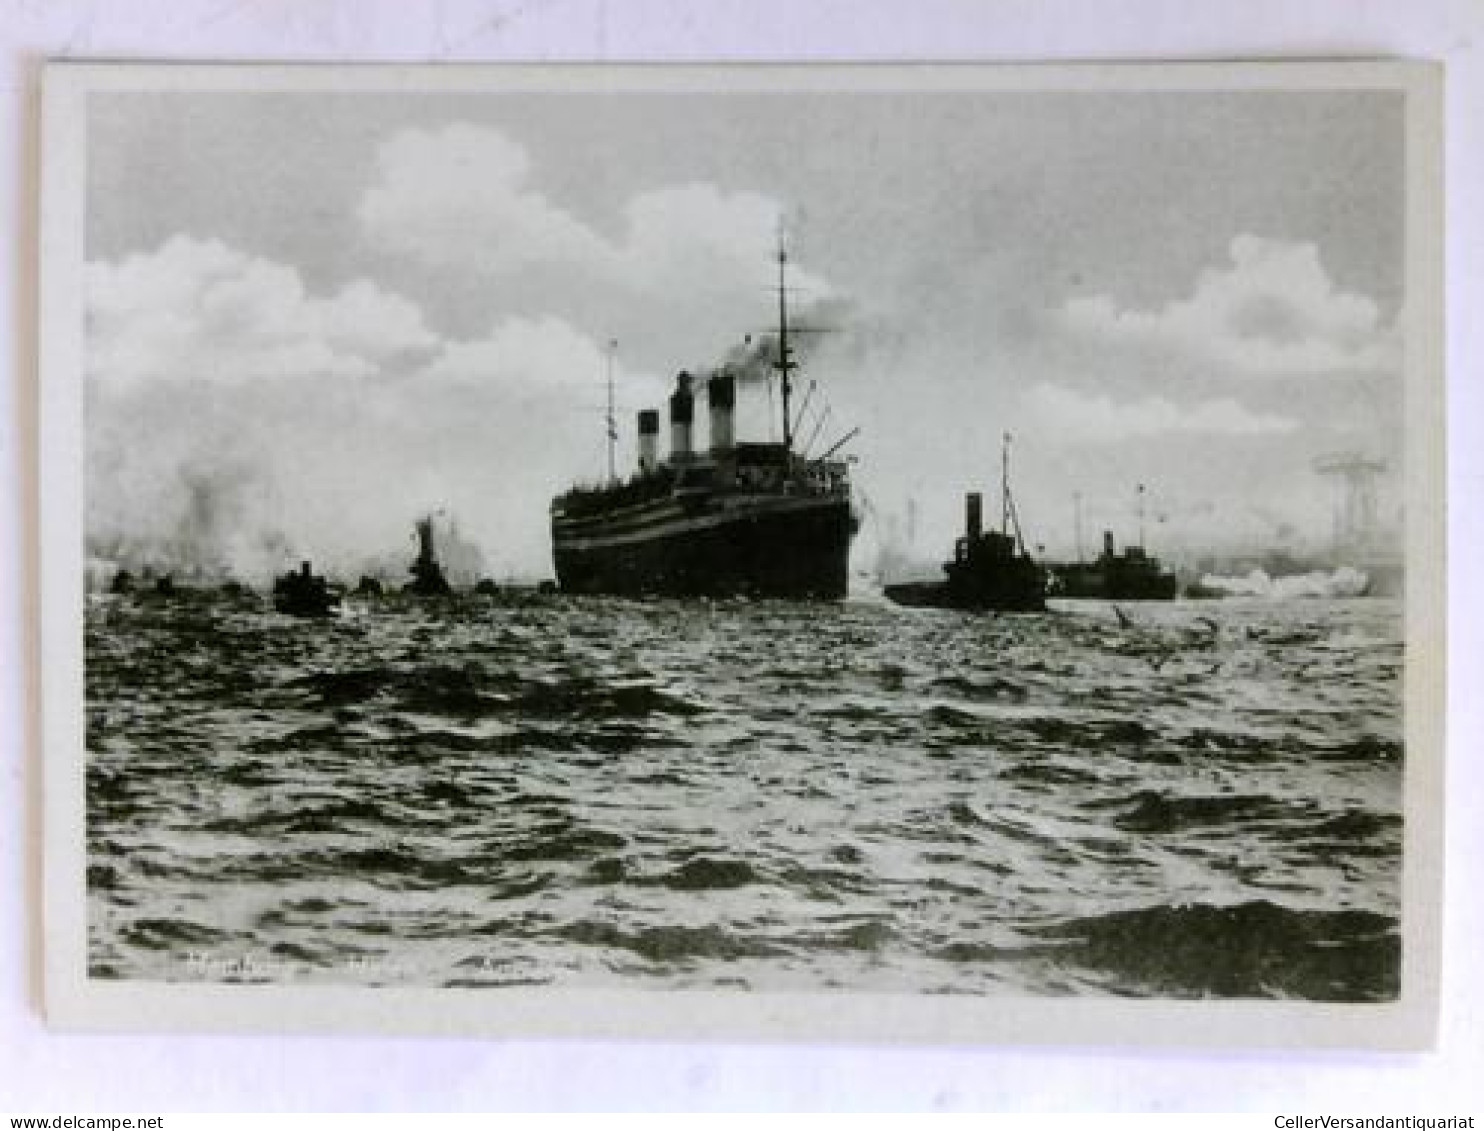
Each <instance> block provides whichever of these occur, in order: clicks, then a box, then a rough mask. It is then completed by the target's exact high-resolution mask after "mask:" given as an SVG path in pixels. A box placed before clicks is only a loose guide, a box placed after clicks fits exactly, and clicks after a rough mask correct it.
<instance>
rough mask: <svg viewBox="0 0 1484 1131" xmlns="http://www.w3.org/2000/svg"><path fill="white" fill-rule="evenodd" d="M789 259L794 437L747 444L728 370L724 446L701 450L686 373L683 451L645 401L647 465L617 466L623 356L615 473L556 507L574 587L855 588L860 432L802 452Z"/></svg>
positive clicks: (761, 592) (788, 357) (782, 350)
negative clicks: (854, 475)
mask: <svg viewBox="0 0 1484 1131" xmlns="http://www.w3.org/2000/svg"><path fill="white" fill-rule="evenodd" d="M786 266H787V253H786V251H785V250H784V248H783V246H782V243H781V242H780V245H779V249H778V329H777V341H776V344H775V345H776V356H775V358H774V360H773V361H772V368H773V369H774V370H776V371H777V373H778V376H779V383H780V388H781V392H782V398H781V399H782V409H783V419H782V437H783V439H782V442H781V443H779V442H770V443H739V442H737V440H736V438H735V435H734V431H735V413H736V397H737V380H736V375H735V374H734V373H733V372H731V371H730V370H727V369H725V368H723V369H721V370H718V371H717V372H714V373H712V374H711V375H710V376H709V377H708V378H707V380H706V396H707V401H708V406H709V409H710V414H711V420H710V424H711V433H710V438H711V446H710V449H709V451H705V452H700V451H696V450H695V447H694V443H693V432H692V425H693V422H694V416H695V386H696V379H695V378H694V377H693V376H692V375H691V374H690V373H686V372H682V373H680V374H679V376H678V377H677V378H676V382H675V391H674V393H673V395H672V396H671V397H670V405H669V408H670V452H669V458H668V459H666V460H663V461H661V460H660V458H659V454H658V450H657V449H658V438H659V412H658V411H657V410H654V409H645V410H643V411H641V412H640V413H639V416H638V439H639V466H638V468H637V470H636V472H635V474H634V475H632V476H630V477H629V478H627V479H622V480H621V479H620V478H619V477H618V476H617V474H616V473H615V470H614V467H613V455H612V453H613V448H612V444H613V442H614V439H615V437H616V431H615V428H614V425H613V415H612V373H611V366H610V374H609V390H610V396H609V417H608V422H609V432H608V436H609V480H608V482H607V483H605V484H602V485H598V486H591V487H582V486H578V487H573V488H572V489H570V490H568V491H566V492H565V493H563V494H561V495H558V496H557V497H556V498H555V499H554V500H552V503H551V537H552V558H553V564H554V565H555V567H556V575H557V583H558V585H559V586H560V588H561V590H562V591H563V592H566V593H608V594H618V595H625V596H642V595H656V596H673V597H727V596H747V597H761V598H785V599H796V600H839V599H841V598H843V597H844V596H845V595H846V590H847V588H848V583H849V580H848V579H849V558H850V544H851V541H852V539H853V537H854V535H855V531H856V528H857V525H858V520H857V518H856V515H855V513H854V509H853V507H852V503H851V487H850V476H849V468H848V464H847V463H846V461H845V460H843V459H836V458H834V457H835V455H836V453H837V452H838V451H839V450H840V449H841V448H842V447H843V446H844V445H845V444H846V443H847V442H848V441H849V440H850V439H852V438H853V437H854V436H855V435H856V432H857V431H858V430H852V431H851V432H850V433H848V434H847V435H846V436H844V437H843V438H842V439H841V440H839V441H838V442H837V443H835V444H834V445H833V446H831V447H830V448H828V449H827V450H826V451H825V452H824V453H823V454H822V455H819V456H812V457H811V456H810V455H809V454H808V449H809V447H810V444H809V443H807V442H806V443H805V444H803V445H802V450H801V445H799V444H797V443H796V436H795V434H794V429H795V428H796V426H797V423H798V421H797V420H795V419H794V418H793V416H792V415H791V413H792V402H791V397H792V390H793V374H794V371H795V370H796V369H797V368H798V364H797V363H796V362H795V361H794V359H793V355H792V349H791V346H790V344H789V332H790V327H789V322H788V302H787V291H786V288H785V283H784V276H785V270H786ZM800 416H801V417H802V413H801V414H800ZM821 419H822V418H821ZM815 432H816V433H817V432H818V428H817V427H816V429H815ZM813 438H814V437H812V436H811V437H810V439H811V440H812V439H813Z"/></svg>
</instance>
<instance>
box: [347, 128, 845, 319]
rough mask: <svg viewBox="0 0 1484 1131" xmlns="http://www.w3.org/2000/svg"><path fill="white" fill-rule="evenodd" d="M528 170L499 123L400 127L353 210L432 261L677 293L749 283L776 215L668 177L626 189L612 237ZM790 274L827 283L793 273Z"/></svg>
mask: <svg viewBox="0 0 1484 1131" xmlns="http://www.w3.org/2000/svg"><path fill="white" fill-rule="evenodd" d="M531 174H532V166H531V160H530V157H529V155H528V154H527V153H526V151H525V150H524V148H522V147H521V146H520V145H519V144H518V143H516V142H514V141H512V140H511V139H510V138H508V137H506V136H505V135H504V134H502V133H500V132H499V131H497V130H494V129H490V128H488V127H483V126H473V125H469V124H454V125H448V126H444V127H441V128H438V129H428V130H422V129H407V130H402V131H400V132H398V133H397V134H395V135H394V136H392V137H391V138H390V139H388V140H387V141H386V142H385V143H383V145H382V146H381V148H380V151H379V152H378V155H377V181H376V183H375V184H374V185H372V186H371V187H370V188H369V189H368V190H367V191H366V192H365V193H364V194H363V195H362V197H361V199H360V202H359V204H358V207H357V218H358V220H359V222H360V225H361V231H362V233H363V235H364V236H365V237H366V239H367V240H368V241H369V242H370V243H371V244H372V245H373V246H375V247H378V248H381V249H385V250H388V251H391V252H395V253H397V254H399V255H403V256H407V257H409V258H412V259H414V260H416V261H419V262H422V263H424V264H427V265H429V266H433V267H439V268H447V267H456V268H460V269H463V270H467V271H470V272H474V273H477V274H479V275H482V276H486V277H495V278H516V277H519V276H520V275H521V273H522V272H524V271H526V270H528V269H530V268H531V267H533V266H542V265H546V266H554V267H558V268H561V269H566V270H572V269H576V270H579V271H582V272H583V273H584V280H585V281H586V282H589V283H593V282H599V283H606V284H609V285H613V286H619V287H624V288H629V289H639V290H644V291H647V292H648V291H653V292H659V291H663V292H666V293H669V294H671V295H676V294H687V293H689V292H692V291H694V290H697V289H699V290H702V291H709V292H716V291H721V290H732V289H738V288H741V289H744V290H745V291H747V292H749V293H751V292H756V290H757V285H758V282H759V279H760V274H761V271H762V270H765V267H764V265H765V264H766V263H767V262H768V259H769V257H770V255H771V253H772V250H773V247H774V244H775V242H776V239H777V231H778V223H779V219H780V217H781V216H782V215H783V207H782V205H781V204H779V203H778V202H777V201H775V200H773V199H771V198H769V197H767V196H764V195H762V194H760V193H755V192H748V191H735V192H728V191H723V190H721V189H719V188H717V187H715V186H713V185H708V184H685V185H671V186H664V187H661V188H657V189H655V190H653V191H649V192H643V193H639V194H637V195H636V196H634V197H633V198H631V199H630V200H629V201H628V202H627V204H626V205H625V206H624V208H623V210H622V217H623V223H622V228H621V230H620V231H619V232H618V234H617V235H616V236H614V237H610V236H608V235H606V234H604V233H603V232H600V231H599V230H597V229H596V228H594V227H593V226H592V225H590V224H588V223H585V222H584V221H583V220H581V219H580V218H579V217H577V216H576V215H574V214H573V213H572V212H570V211H569V210H567V209H564V208H563V207H561V206H560V205H559V204H557V203H556V202H554V201H553V200H551V199H549V198H548V197H547V196H546V195H545V194H544V193H542V192H541V191H539V189H537V188H536V187H535V186H533V185H532V183H531V180H532V178H531ZM791 282H792V284H793V285H794V286H797V287H799V288H800V289H801V290H807V291H809V292H811V293H812V294H814V295H818V296H823V295H825V294H826V293H828V291H829V287H828V285H827V284H826V283H825V281H824V280H823V279H821V278H818V277H816V276H813V275H808V274H806V273H804V272H801V271H797V270H796V271H795V272H794V273H793V275H792V278H791Z"/></svg>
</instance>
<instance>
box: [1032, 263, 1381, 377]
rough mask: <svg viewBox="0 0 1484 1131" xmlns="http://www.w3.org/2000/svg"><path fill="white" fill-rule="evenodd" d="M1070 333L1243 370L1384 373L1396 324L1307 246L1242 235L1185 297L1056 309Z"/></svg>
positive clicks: (1097, 300)
mask: <svg viewBox="0 0 1484 1131" xmlns="http://www.w3.org/2000/svg"><path fill="white" fill-rule="evenodd" d="M1061 319H1062V324H1063V325H1064V326H1065V327H1066V328H1068V329H1069V330H1071V331H1072V332H1074V333H1076V334H1078V335H1081V336H1084V337H1087V338H1091V339H1094V340H1097V341H1102V342H1112V343H1120V344H1128V345H1137V346H1147V347H1152V348H1155V349H1160V348H1165V349H1177V350H1180V351H1182V352H1184V353H1187V354H1189V355H1192V356H1194V357H1197V358H1200V359H1204V360H1207V361H1210V362H1214V363H1216V364H1219V365H1222V366H1224V367H1226V368H1228V369H1231V370H1235V371H1238V372H1245V373H1257V374H1262V373H1271V374H1294V373H1323V372H1335V371H1345V370H1351V371H1354V370H1364V371H1374V370H1385V369H1391V368H1395V367H1396V366H1397V364H1398V363H1399V352H1400V351H1399V344H1398V335H1397V330H1396V327H1395V325H1386V324H1383V322H1382V320H1381V314H1380V310H1379V308H1378V306H1377V304H1376V303H1375V302H1374V301H1372V300H1371V299H1369V298H1366V297H1364V296H1363V295H1356V294H1350V293H1347V292H1344V291H1340V290H1338V289H1336V287H1335V285H1334V283H1333V282H1332V281H1331V280H1330V278H1329V275H1328V273H1327V272H1326V271H1325V269H1324V265H1323V263H1321V262H1320V259H1319V252H1318V250H1317V249H1316V248H1315V246H1314V245H1313V244H1310V243H1288V242H1284V241H1282V240H1273V239H1264V238H1262V237H1259V236H1252V235H1243V236H1238V237H1237V238H1236V239H1234V240H1232V243H1231V263H1230V265H1228V266H1225V267H1222V268H1220V269H1217V270H1210V271H1206V272H1204V273H1203V274H1202V275H1201V277H1200V278H1199V279H1198V280H1197V282H1196V285H1195V289H1194V291H1193V292H1192V294H1191V295H1190V297H1189V298H1185V299H1180V300H1177V301H1174V302H1171V303H1169V304H1167V305H1166V306H1164V307H1162V308H1161V309H1158V310H1135V309H1129V308H1125V307H1122V306H1120V305H1119V304H1118V303H1117V302H1116V301H1114V300H1113V299H1112V298H1109V297H1108V296H1106V295H1100V296H1097V297H1093V298H1082V299H1074V300H1072V301H1070V302H1068V303H1067V305H1066V306H1065V307H1064V308H1063V310H1062V315H1061Z"/></svg>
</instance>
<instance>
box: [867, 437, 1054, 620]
mask: <svg viewBox="0 0 1484 1131" xmlns="http://www.w3.org/2000/svg"><path fill="white" fill-rule="evenodd" d="M1001 462H1002V469H1003V470H1002V478H1001V485H1000V492H1001V515H1002V522H1001V528H1000V529H999V530H985V529H984V503H983V497H982V496H981V495H980V494H979V492H977V491H971V492H969V493H968V494H967V495H966V496H965V497H964V510H965V518H964V536H963V537H962V538H960V539H958V541H957V542H955V543H954V547H953V560H952V561H949V562H945V563H944V564H943V572H944V573H945V574H947V578H946V579H945V580H943V581H914V582H904V583H901V584H897V585H888V586H886V587H885V588H884V589H883V592H884V593H885V594H886V597H887V599H888V600H890V601H894V602H896V603H897V604H898V605H910V606H917V607H929V608H938V609H969V610H974V611H991V610H992V611H995V612H1016V613H1021V612H1043V611H1045V609H1046V570H1045V569H1044V568H1043V567H1042V566H1041V565H1040V564H1039V563H1038V562H1036V560H1035V559H1034V558H1032V557H1031V556H1030V554H1028V553H1026V550H1025V542H1024V538H1023V537H1022V535H1021V531H1020V518H1019V516H1018V515H1017V514H1016V511H1015V502H1014V500H1013V499H1012V497H1011V495H1010V437H1009V436H1008V435H1007V436H1006V437H1005V447H1004V453H1003V456H1002V461H1001ZM1012 531H1013V533H1012Z"/></svg>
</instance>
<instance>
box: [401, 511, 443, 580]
mask: <svg viewBox="0 0 1484 1131" xmlns="http://www.w3.org/2000/svg"><path fill="white" fill-rule="evenodd" d="M408 572H409V573H411V574H412V580H411V581H409V582H408V583H407V584H406V586H404V587H403V590H402V592H404V593H410V594H412V595H413V596H415V597H447V596H448V595H449V594H450V593H452V592H453V586H451V585H449V583H448V578H447V577H445V576H444V573H443V567H442V566H441V565H439V564H438V556H437V554H436V553H435V551H434V548H433V517H432V515H429V516H428V517H426V518H420V519H418V520H417V561H415V562H413V563H412V565H411V567H409V569H408Z"/></svg>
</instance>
